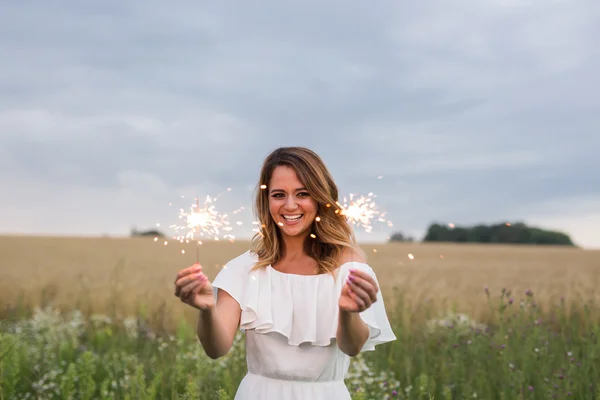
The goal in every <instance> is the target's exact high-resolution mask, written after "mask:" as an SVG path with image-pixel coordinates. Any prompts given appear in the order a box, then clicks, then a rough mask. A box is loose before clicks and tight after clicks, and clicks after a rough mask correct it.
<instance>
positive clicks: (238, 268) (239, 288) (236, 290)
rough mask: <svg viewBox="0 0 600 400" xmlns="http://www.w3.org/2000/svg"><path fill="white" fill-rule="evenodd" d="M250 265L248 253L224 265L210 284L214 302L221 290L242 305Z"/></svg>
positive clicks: (251, 262)
mask: <svg viewBox="0 0 600 400" xmlns="http://www.w3.org/2000/svg"><path fill="white" fill-rule="evenodd" d="M252 265H253V260H252V257H251V256H250V254H249V252H246V253H244V254H242V255H241V256H238V257H236V258H234V259H233V260H231V261H229V262H228V263H227V264H225V266H224V267H223V268H222V269H221V270H220V271H219V272H218V273H217V276H216V277H215V279H214V280H213V282H212V286H213V294H214V296H215V300H217V301H218V290H219V289H221V290H224V291H226V292H227V293H229V295H230V296H231V297H233V299H234V300H235V301H237V303H238V304H242V299H243V298H244V294H245V291H246V285H247V278H248V270H249V268H250V267H251V266H252ZM240 308H241V306H240Z"/></svg>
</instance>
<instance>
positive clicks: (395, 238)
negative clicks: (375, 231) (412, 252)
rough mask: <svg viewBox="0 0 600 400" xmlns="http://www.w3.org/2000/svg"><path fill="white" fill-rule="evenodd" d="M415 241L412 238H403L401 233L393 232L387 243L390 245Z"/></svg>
mask: <svg viewBox="0 0 600 400" xmlns="http://www.w3.org/2000/svg"><path fill="white" fill-rule="evenodd" d="M414 240H415V239H414V238H413V237H412V236H404V233H402V232H395V233H392V235H391V236H390V238H389V240H388V242H389V243H392V242H413V241H414Z"/></svg>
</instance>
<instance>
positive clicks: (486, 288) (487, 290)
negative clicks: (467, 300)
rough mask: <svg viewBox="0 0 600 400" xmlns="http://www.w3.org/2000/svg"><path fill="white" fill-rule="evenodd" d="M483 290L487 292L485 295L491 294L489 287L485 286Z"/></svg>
mask: <svg viewBox="0 0 600 400" xmlns="http://www.w3.org/2000/svg"><path fill="white" fill-rule="evenodd" d="M483 290H484V291H485V294H490V289H489V288H488V287H487V286H485V287H484V288H483Z"/></svg>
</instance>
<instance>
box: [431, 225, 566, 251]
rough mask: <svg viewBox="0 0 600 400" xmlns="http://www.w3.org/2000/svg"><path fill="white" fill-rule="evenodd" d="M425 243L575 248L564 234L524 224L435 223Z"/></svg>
mask: <svg viewBox="0 0 600 400" xmlns="http://www.w3.org/2000/svg"><path fill="white" fill-rule="evenodd" d="M423 241H424V242H463V243H464V242H471V243H515V244H517V243H521V244H540V245H565V246H574V244H573V242H572V240H571V238H570V237H569V236H568V235H567V234H565V233H562V232H555V231H548V230H544V229H540V228H537V227H530V226H527V225H526V224H524V223H522V222H517V223H499V224H494V225H483V224H479V225H475V226H473V227H457V226H454V225H452V226H450V225H441V224H439V223H437V222H436V223H433V224H431V225H430V226H429V228H428V229H427V233H426V234H425V237H424V238H423Z"/></svg>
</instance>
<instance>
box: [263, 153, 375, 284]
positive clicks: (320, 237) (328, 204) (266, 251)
mask: <svg viewBox="0 0 600 400" xmlns="http://www.w3.org/2000/svg"><path fill="white" fill-rule="evenodd" d="M278 166H287V167H291V168H293V169H294V170H295V171H296V174H297V175H298V179H299V180H300V181H301V182H302V183H303V185H304V187H305V188H306V190H307V191H308V193H309V194H310V196H311V197H312V198H313V199H314V200H315V201H316V203H317V217H318V220H317V221H314V222H313V224H312V226H311V235H309V236H307V238H306V239H305V242H304V250H305V251H306V253H307V254H308V255H309V257H311V258H313V259H315V260H316V261H317V263H318V271H317V273H318V274H324V273H331V274H333V273H334V272H335V270H336V269H337V268H338V267H339V262H340V259H341V256H342V253H343V251H344V249H345V248H350V249H352V250H355V251H357V252H358V253H359V254H361V255H364V252H363V251H362V250H361V249H360V248H359V247H358V245H357V243H356V238H355V236H354V232H353V230H352V227H351V226H350V224H349V223H348V222H347V221H346V218H345V217H344V216H343V215H342V212H341V207H340V206H339V203H338V187H337V185H336V184H335V182H334V181H333V178H332V177H331V174H330V173H329V171H328V169H327V167H326V166H325V163H324V162H323V160H322V159H321V158H320V157H319V156H318V155H317V154H316V153H315V152H313V151H312V150H309V149H307V148H304V147H280V148H278V149H276V150H274V151H273V152H272V153H271V154H269V155H268V156H267V158H266V159H265V161H264V163H263V166H262V170H261V172H260V179H259V182H258V187H257V189H256V198H255V204H254V213H255V217H256V218H257V219H258V221H259V224H260V225H259V231H258V233H256V234H255V235H254V237H253V238H252V252H253V253H255V254H256V255H257V256H258V262H257V263H256V265H255V266H254V267H253V269H259V268H264V267H267V266H269V265H275V264H277V262H279V261H280V259H281V257H282V254H283V250H284V249H283V241H282V237H281V232H280V230H279V227H278V226H277V224H276V223H275V221H274V220H273V218H272V217H271V214H270V212H269V190H268V186H269V182H270V181H271V176H272V174H273V171H274V170H275V168H277V167H278Z"/></svg>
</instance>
